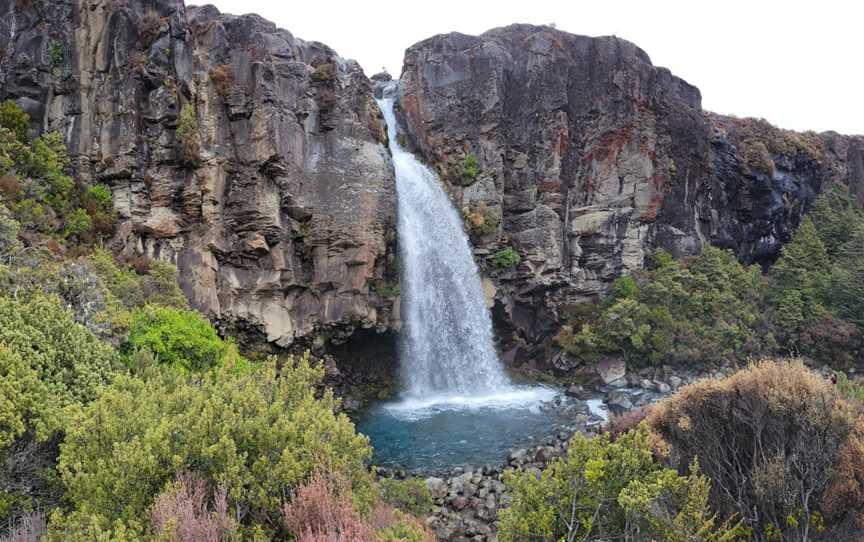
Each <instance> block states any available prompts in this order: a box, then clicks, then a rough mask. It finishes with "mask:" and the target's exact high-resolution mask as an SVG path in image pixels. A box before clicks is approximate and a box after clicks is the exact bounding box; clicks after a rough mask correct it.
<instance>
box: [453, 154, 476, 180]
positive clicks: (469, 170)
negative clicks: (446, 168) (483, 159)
mask: <svg viewBox="0 0 864 542" xmlns="http://www.w3.org/2000/svg"><path fill="white" fill-rule="evenodd" d="M478 175H480V161H479V160H477V155H475V154H474V153H473V152H469V153H468V154H466V155H465V158H463V159H462V162H460V164H459V172H458V176H457V177H456V178H457V181H458V183H459V185H461V186H471V185H472V184H474V182H475V181H476V180H477V176H478Z"/></svg>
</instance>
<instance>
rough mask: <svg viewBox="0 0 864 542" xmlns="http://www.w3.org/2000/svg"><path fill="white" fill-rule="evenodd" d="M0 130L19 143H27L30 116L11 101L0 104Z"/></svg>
mask: <svg viewBox="0 0 864 542" xmlns="http://www.w3.org/2000/svg"><path fill="white" fill-rule="evenodd" d="M0 128H5V129H6V130H9V132H11V133H12V135H13V136H14V137H15V139H16V140H17V141H18V142H19V143H27V141H28V139H29V137H28V135H27V134H28V132H29V131H30V115H28V114H27V113H25V112H24V111H22V110H21V108H20V107H18V104H16V103H15V102H14V101H12V100H6V101H4V102H2V103H0Z"/></svg>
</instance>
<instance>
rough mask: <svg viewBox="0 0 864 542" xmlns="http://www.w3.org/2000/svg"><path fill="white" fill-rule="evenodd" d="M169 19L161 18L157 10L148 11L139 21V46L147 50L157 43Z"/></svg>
mask: <svg viewBox="0 0 864 542" xmlns="http://www.w3.org/2000/svg"><path fill="white" fill-rule="evenodd" d="M167 22H168V19H167V18H166V17H160V16H159V14H158V13H156V10H150V11H148V12H147V13H146V14H145V15H144V16H143V17H141V20H139V21H138V46H139V47H140V48H141V49H143V50H147V49H149V48H150V46H151V45H152V44H153V42H154V41H156V38H158V37H159V35H160V34H161V33H162V31H163V29H164V27H165V26H166V25H167Z"/></svg>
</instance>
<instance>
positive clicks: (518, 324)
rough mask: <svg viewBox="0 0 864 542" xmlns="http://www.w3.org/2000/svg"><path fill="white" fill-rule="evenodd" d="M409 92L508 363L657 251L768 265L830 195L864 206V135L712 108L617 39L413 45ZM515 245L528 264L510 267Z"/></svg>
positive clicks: (404, 94) (542, 34)
mask: <svg viewBox="0 0 864 542" xmlns="http://www.w3.org/2000/svg"><path fill="white" fill-rule="evenodd" d="M400 83H401V84H400V109H401V115H400V116H401V121H402V123H403V125H404V127H405V130H406V132H407V135H408V138H407V139H408V140H409V143H411V144H412V145H413V146H414V147H415V148H416V150H417V151H418V152H419V153H420V154H422V156H423V157H424V158H425V159H426V160H427V161H428V162H430V163H431V164H433V165H434V166H435V167H437V169H438V171H439V172H440V173H441V175H442V177H443V178H445V179H446V180H447V182H448V184H449V188H450V192H451V195H452V198H453V200H454V201H455V202H456V204H457V205H458V206H460V207H461V208H462V210H463V214H464V215H465V216H466V219H467V222H468V224H469V227H470V228H471V229H472V233H473V235H472V237H473V240H474V243H475V247H476V254H477V256H478V259H479V260H481V261H484V260H486V263H487V265H486V269H487V272H488V273H489V274H490V275H492V278H493V281H494V283H495V286H496V293H495V309H494V314H495V315H496V320H497V323H498V326H499V330H500V331H501V333H500V335H501V336H502V337H503V338H504V340H505V342H506V344H505V345H504V349H505V350H507V351H508V357H509V358H511V359H517V360H524V359H527V358H529V357H530V356H531V355H532V353H533V351H534V350H535V348H534V347H536V346H537V345H539V344H540V343H541V342H542V341H543V340H544V339H545V338H547V337H548V336H549V335H550V334H551V333H554V332H555V330H556V329H557V326H558V322H559V321H560V318H559V312H560V311H561V309H562V308H563V307H566V306H567V305H568V304H571V303H573V302H575V301H579V300H583V299H586V298H588V297H591V296H595V295H597V294H600V293H602V292H604V291H605V290H606V289H607V288H608V287H609V285H610V284H611V282H612V281H613V280H614V279H615V278H617V277H618V276H620V275H621V274H622V273H625V272H629V271H632V270H636V269H640V268H642V267H643V266H644V265H645V263H646V259H647V258H648V257H649V256H650V254H651V252H652V251H653V250H655V249H656V248H664V249H666V250H668V251H669V252H671V253H672V254H673V255H675V256H676V257H683V256H687V255H693V254H697V253H698V252H699V251H700V249H701V247H702V246H704V245H705V244H706V243H710V244H714V245H718V246H722V247H726V248H730V249H732V250H734V251H735V252H736V253H737V254H738V255H739V257H740V258H741V259H742V260H743V261H745V262H754V263H761V264H767V263H770V262H771V261H773V260H774V259H775V258H776V257H777V255H778V252H779V249H780V247H781V245H782V243H783V242H785V241H788V240H789V239H790V237H791V234H792V232H793V231H794V228H795V227H796V226H797V225H798V224H799V223H800V220H801V218H802V215H803V213H805V212H807V210H808V209H809V207H810V205H811V204H812V202H813V199H814V197H815V195H816V194H817V193H818V192H820V190H822V189H823V188H824V187H825V186H826V185H828V184H831V183H845V184H847V185H849V187H850V188H851V190H852V192H853V193H855V194H857V195H858V196H859V197H860V198H861V199H862V202H864V169H862V167H861V163H862V157H864V138H861V137H857V138H855V137H843V136H839V135H836V134H822V135H817V134H812V133H807V134H799V133H795V132H789V131H784V130H779V129H776V128H774V127H772V126H770V125H769V124H768V123H766V122H764V121H760V120H753V119H735V118H728V117H722V116H718V115H714V114H711V113H707V112H704V111H703V110H702V108H701V95H700V93H699V90H698V89H697V88H695V87H694V86H692V85H690V84H688V83H687V82H685V81H683V80H681V79H679V78H677V77H675V76H673V75H672V74H671V73H670V72H669V70H667V69H665V68H658V67H655V66H653V65H652V64H651V61H650V59H649V58H648V55H646V54H645V52H643V51H642V50H641V49H639V48H638V47H636V46H635V45H633V44H631V43H629V42H626V41H624V40H621V39H618V38H615V37H600V38H589V37H584V36H575V35H571V34H567V33H565V32H561V31H557V30H554V29H552V28H550V27H536V26H528V25H514V26H510V27H506V28H500V29H495V30H491V31H489V32H487V33H485V34H483V35H481V36H466V35H462V34H448V35H441V36H436V37H433V38H431V39H428V40H426V41H422V42H420V43H418V44H416V45H414V46H413V47H411V48H410V49H409V50H408V51H407V52H406V55H405V64H404V68H403V73H402V77H401V82H400ZM474 157H476V160H477V163H478V164H479V173H477V174H476V175H475V174H472V172H471V167H470V162H471V161H472V160H473V158H474ZM466 170H467V171H468V174H466ZM506 246H512V247H513V248H514V249H515V250H516V251H517V252H518V253H519V254H520V255H521V256H522V263H521V264H520V265H519V266H518V267H516V268H515V269H511V270H505V271H501V270H496V269H495V266H494V265H492V264H491V261H492V258H490V257H488V256H489V255H491V254H493V253H494V252H495V251H498V250H501V249H502V248H504V247H506Z"/></svg>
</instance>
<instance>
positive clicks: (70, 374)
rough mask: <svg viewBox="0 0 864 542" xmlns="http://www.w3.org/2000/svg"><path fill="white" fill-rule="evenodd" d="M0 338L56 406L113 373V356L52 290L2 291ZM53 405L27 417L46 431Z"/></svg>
mask: <svg viewBox="0 0 864 542" xmlns="http://www.w3.org/2000/svg"><path fill="white" fill-rule="evenodd" d="M0 343H3V344H5V345H6V347H7V348H8V349H9V350H11V351H12V352H14V353H15V354H16V355H18V356H20V358H21V360H22V361H23V362H24V363H25V364H27V365H28V366H29V367H30V368H32V369H33V370H34V371H36V373H38V375H39V380H40V382H41V383H42V384H44V385H45V388H46V389H47V391H48V394H49V395H48V397H47V398H46V399H47V400H48V402H49V403H50V404H51V405H53V406H54V407H57V408H59V407H63V406H66V405H69V404H73V403H81V402H86V401H89V400H92V399H93V398H94V397H95V396H96V394H97V392H98V390H99V389H100V388H101V387H102V386H104V385H105V384H106V383H107V382H108V380H109V379H110V376H111V374H112V370H113V367H114V364H115V362H116V361H117V356H116V353H115V352H114V350H113V349H112V348H111V347H110V346H108V345H107V344H104V343H102V342H100V341H99V340H98V339H97V338H96V337H95V336H94V335H93V334H92V333H91V332H90V331H88V330H87V329H86V328H84V327H83V326H81V325H80V324H77V323H76V322H75V321H74V320H73V318H72V314H71V313H70V312H69V311H67V310H66V309H64V308H63V307H62V306H61V304H60V302H59V300H58V299H57V298H56V297H54V296H47V295H44V294H39V293H36V294H33V295H32V296H30V297H29V298H28V299H13V298H9V297H0ZM57 408H47V407H46V408H40V409H39V410H38V411H37V412H36V414H35V415H34V419H33V420H31V422H30V425H29V426H30V427H33V428H36V429H37V430H38V432H39V433H40V434H41V435H44V436H46V437H47V436H48V435H50V433H51V432H52V430H56V429H57V428H58V427H57V426H58V424H57V423H55V422H56V420H53V419H52V418H53V416H54V415H56V414H57Z"/></svg>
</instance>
